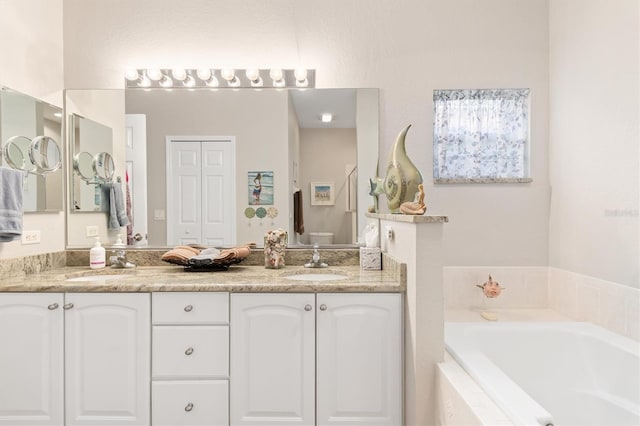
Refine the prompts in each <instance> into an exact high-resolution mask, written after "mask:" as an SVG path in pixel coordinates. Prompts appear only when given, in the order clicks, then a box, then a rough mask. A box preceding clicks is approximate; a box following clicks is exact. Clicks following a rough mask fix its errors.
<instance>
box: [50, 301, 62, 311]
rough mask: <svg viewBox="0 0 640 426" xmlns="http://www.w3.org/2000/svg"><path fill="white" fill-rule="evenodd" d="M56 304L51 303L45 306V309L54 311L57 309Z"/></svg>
mask: <svg viewBox="0 0 640 426" xmlns="http://www.w3.org/2000/svg"><path fill="white" fill-rule="evenodd" d="M58 306H59V305H58V304H57V303H52V304H50V305H49V306H47V309H49V310H50V311H53V310H54V309H58Z"/></svg>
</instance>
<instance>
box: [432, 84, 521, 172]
mask: <svg viewBox="0 0 640 426" xmlns="http://www.w3.org/2000/svg"><path fill="white" fill-rule="evenodd" d="M433 104H434V126H433V150H434V152H433V159H434V167H433V176H434V178H440V179H473V178H525V177H528V173H529V171H528V164H527V163H528V158H527V156H528V139H529V89H487V90H435V91H434V93H433Z"/></svg>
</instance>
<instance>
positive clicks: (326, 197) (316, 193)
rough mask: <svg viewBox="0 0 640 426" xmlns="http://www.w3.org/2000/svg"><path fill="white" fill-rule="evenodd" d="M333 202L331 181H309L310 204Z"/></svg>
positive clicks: (322, 204)
mask: <svg viewBox="0 0 640 426" xmlns="http://www.w3.org/2000/svg"><path fill="white" fill-rule="evenodd" d="M335 203H336V200H335V192H334V190H333V182H311V205H312V206H333V205H335Z"/></svg>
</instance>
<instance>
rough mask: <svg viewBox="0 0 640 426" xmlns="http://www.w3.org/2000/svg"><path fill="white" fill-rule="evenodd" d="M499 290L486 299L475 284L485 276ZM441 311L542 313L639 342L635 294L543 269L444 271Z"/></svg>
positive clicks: (639, 304)
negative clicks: (509, 310)
mask: <svg viewBox="0 0 640 426" xmlns="http://www.w3.org/2000/svg"><path fill="white" fill-rule="evenodd" d="M489 274H491V276H492V277H493V279H494V280H496V281H498V282H499V283H500V285H501V286H503V287H504V288H505V290H504V291H503V292H502V294H501V295H500V296H499V297H497V298H495V299H487V298H485V297H484V296H483V295H482V292H481V291H480V289H479V288H478V287H476V286H475V285H476V284H482V283H483V282H485V281H486V280H487V278H488V276H489ZM443 283H444V301H445V308H446V309H447V311H469V310H471V311H477V312H480V311H482V310H492V309H513V310H514V311H513V312H517V311H516V310H517V309H521V310H524V309H546V308H550V309H553V310H554V311H556V312H557V313H559V314H561V315H563V316H565V317H567V318H569V319H572V320H577V321H589V322H592V323H594V324H596V325H600V326H602V327H604V328H606V329H608V330H611V331H613V332H615V333H618V334H621V335H623V336H626V337H629V338H631V339H634V340H640V315H639V311H640V290H639V289H636V288H632V287H628V286H624V285H620V284H616V283H614V282H610V281H605V280H600V279H597V278H593V277H589V276H586V275H581V274H576V273H574V272H569V271H566V270H562V269H558V268H547V267H450V266H448V267H444V269H443Z"/></svg>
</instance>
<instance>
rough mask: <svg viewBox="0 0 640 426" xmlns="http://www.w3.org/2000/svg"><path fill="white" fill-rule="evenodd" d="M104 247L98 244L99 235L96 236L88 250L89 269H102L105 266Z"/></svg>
mask: <svg viewBox="0 0 640 426" xmlns="http://www.w3.org/2000/svg"><path fill="white" fill-rule="evenodd" d="M105 258H106V254H105V249H104V247H102V245H101V244H100V237H96V243H95V244H94V245H93V247H92V248H91V250H90V251H89V266H90V267H91V269H102V268H104V267H105V265H106V262H105Z"/></svg>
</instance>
